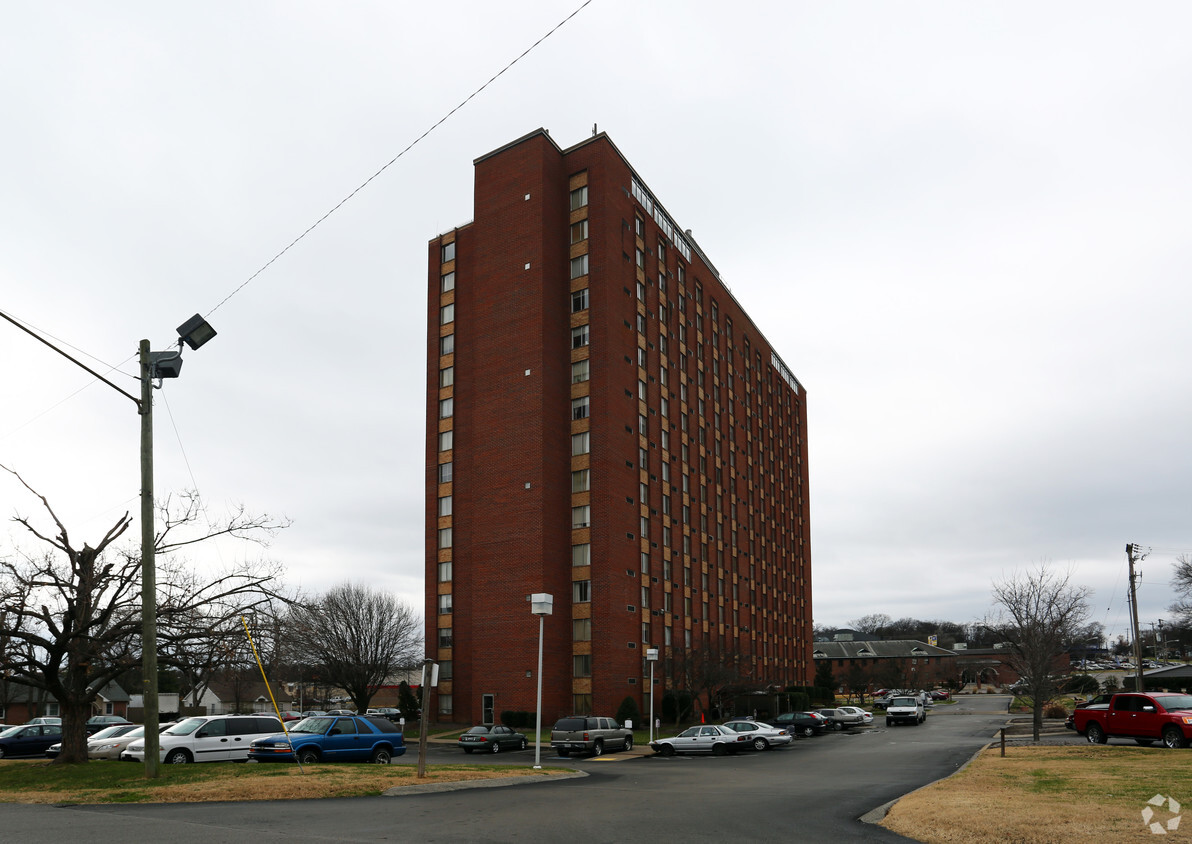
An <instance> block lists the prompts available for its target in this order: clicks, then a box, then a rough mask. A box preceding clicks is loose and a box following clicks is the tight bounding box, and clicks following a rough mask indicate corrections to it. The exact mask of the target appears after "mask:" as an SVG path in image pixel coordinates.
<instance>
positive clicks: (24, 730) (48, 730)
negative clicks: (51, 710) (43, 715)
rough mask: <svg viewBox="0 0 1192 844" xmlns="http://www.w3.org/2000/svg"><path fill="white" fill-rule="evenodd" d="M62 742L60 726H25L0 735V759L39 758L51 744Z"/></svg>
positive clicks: (8, 730)
mask: <svg viewBox="0 0 1192 844" xmlns="http://www.w3.org/2000/svg"><path fill="white" fill-rule="evenodd" d="M60 741H62V726H61V725H60V724H26V725H25V726H23V727H9V728H8V729H7V730H5V731H4V732H2V733H0V759H4V758H5V757H8V756H41V755H42V754H43V753H45V752H46V748H48V747H49V746H50V745H51V744H57V743H58V742H60Z"/></svg>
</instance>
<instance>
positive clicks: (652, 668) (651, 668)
mask: <svg viewBox="0 0 1192 844" xmlns="http://www.w3.org/2000/svg"><path fill="white" fill-rule="evenodd" d="M653 743H654V660H650V744H653Z"/></svg>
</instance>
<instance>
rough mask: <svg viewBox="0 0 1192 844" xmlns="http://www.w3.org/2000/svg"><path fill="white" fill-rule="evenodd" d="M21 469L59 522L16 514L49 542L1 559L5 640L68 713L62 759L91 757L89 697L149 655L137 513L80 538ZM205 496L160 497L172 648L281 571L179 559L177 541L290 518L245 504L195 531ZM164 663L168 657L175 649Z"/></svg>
mask: <svg viewBox="0 0 1192 844" xmlns="http://www.w3.org/2000/svg"><path fill="white" fill-rule="evenodd" d="M0 468H2V469H4V470H5V471H8V472H9V473H11V474H12V475H14V476H15V477H16V478H17V480H18V481H19V482H20V483H21V485H22V486H24V487H25V489H27V490H28V491H29V492H30V493H31V494H33V495H34V496H35V497H36V498H37V499H38V500H40V501H41V505H42V508H43V509H44V510H45V512H46V514H47V515H48V516H49V519H50V521H52V522H53V529H52V530H49V531H45V530H43V529H41V528H39V527H38V526H36V525H35V524H34V522H33V521H32V520H30V519H28V518H25V517H22V516H16V517H15V518H14V521H16V522H17V523H18V524H20V525H21V526H23V527H24V528H25V529H26V530H27V531H28V532H29V533H30V534H32V535H33V536H34V537H36V538H37V540H38V541H40V542H41V543H43V544H44V545H46V546H49V547H48V549H47V550H45V551H43V552H41V553H40V554H35V555H28V554H24V553H19V552H18V553H17V554H16V555H15V556H14V557H13V558H11V559H4V560H0V620H2V626H3V630H0V640H3V642H4V651H5V652H4V661H5V668H6V670H7V671H8V672H10V673H9V674H8V675H7V680H8V682H9V683H11V684H14V685H20V686H26V687H28V688H30V689H32V690H35V691H38V692H40V693H42V694H48V695H50V696H52V697H53V698H54V699H55V700H56V701H57V702H58V705H59V707H60V709H61V713H62V726H63V732H62V752H61V753H60V754H59V756H58V757H57V759H56V760H55V761H56V762H59V763H74V762H86V761H87V745H86V721H87V718H88V717H89V716H90V714H91V706H92V704H93V703H94V701H95V699H96V697H97V696H98V695H99V693H100V692H101V691H102V690H103V689H104V687H105V686H107V684H108V683H110V682H112V681H113V680H115V679H116V678H117V677H119V676H120V675H122V674H126V673H129V672H131V671H135V670H136V669H137V667H138V666H139V665H140V663H141V560H140V555H139V551H138V550H137V549H117V548H116V547H114V544H115V543H116V541H117V540H118V539H119V538H120V537H121V536H122V535H123V534H124V532H125V531H126V530H127V529H128V527H129V525H130V524H131V523H132V519H130V518H129V516H128V514H127V513H126V514H124V515H123V516H121V517H120V518H119V519H117V520H116V522H115V524H113V525H112V527H111V528H109V529H108V531H107V532H106V533H105V534H104V535H103V536H102V537H101V538H100V540H99V542H98V543H97V544H96V545H95V546H94V547H92V546H91V545H89V544H87V543H83V545H82V547H79V546H78V544H77V542H76V541H74V540H72V539H71V537H70V535H69V533H68V531H67V529H66V526H65V525H64V524H63V523H62V521H61V520H60V519H59V518H58V516H57V514H56V513H55V512H54V510H53V508H52V507H51V506H50V503H49V501H47V500H46V498H45V496H43V495H41V494H40V493H38V492H37V491H36V490H34V489H33V488H32V487H30V486H29V485H28V484H27V483H25V481H24V479H23V478H21V476H20V475H18V474H17V473H16V472H14V471H12V470H11V469H8V467H6V466H0ZM200 509H201V508H200V505H199V502H198V499H197V496H194V495H185V496H183V497H182V498H180V499H178V500H168V501H167V502H166V503H165V504H163V505H161V508H160V513H159V516H158V518H159V523H160V524H161V525H162V526H163V527H162V529H161V532H160V533H159V534H157V537H156V549H157V555H158V567H157V568H158V571H157V585H158V590H157V625H158V636H159V641H161V642H164V643H166V646H167V649H169V648H173V649H174V650H175V651H178V650H182V649H185V648H186V647H188V646H189V645H191V644H193V643H196V642H203V641H204V640H205V637H206V636H207V635H208V631H209V630H210V629H212V628H213V627H219V626H220V625H226V624H227V623H228V621H229V619H232V618H235V617H237V616H238V615H239V614H240V613H242V612H245V611H246V610H247V609H249V608H251V607H253V606H255V605H257V604H258V603H260V602H262V601H265V600H267V599H268V598H269V597H270V596H271V595H272V594H273V592H272V584H273V581H274V579H275V576H276V571H275V570H274V569H273V568H272V567H269V566H266V565H263V564H259V563H241V564H237V565H235V566H233V567H232V568H231V569H230V570H228V571H226V572H224V573H222V574H218V575H212V576H211V577H202V576H200V575H199V574H198V573H196V572H195V571H194V570H193V568H192V567H191V566H189V565H188V564H187V563H186V562H185V561H184V560H182V559H180V558H179V557H178V556H177V554H175V553H172V552H176V551H177V550H178V549H180V548H183V547H186V546H189V545H192V544H194V543H196V542H199V541H202V540H203V539H209V538H211V537H214V536H221V535H226V536H233V537H237V538H241V539H250V540H252V541H256V542H260V541H263V540H262V537H263V536H268V535H272V533H273V532H274V531H275V530H276V529H278V528H279V527H282V526H284V525H283V524H281V523H278V522H276V521H274V520H271V519H270V518H269V517H267V516H263V517H250V516H247V515H245V513H244V511H243V510H240V511H238V512H236V513H234V514H233V515H232V517H231V518H230V519H228V521H227V522H224V523H221V524H216V525H209V526H208V528H207V529H206V530H205V531H201V532H197V533H196V532H193V528H194V527H195V522H196V521H197V520H198V516H199V513H200ZM159 664H162V665H166V666H168V665H170V664H171V663H170V661H169V659H168V657H167V658H166V659H162V660H159Z"/></svg>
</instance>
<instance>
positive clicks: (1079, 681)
mask: <svg viewBox="0 0 1192 844" xmlns="http://www.w3.org/2000/svg"><path fill="white" fill-rule="evenodd" d="M1099 690H1100V684H1099V683H1098V682H1097V678H1096V677H1090V676H1089V675H1088V674H1074V675H1072V676H1071V677H1069V678H1068V679H1067V680H1066V681H1065V682H1064V691H1065V692H1071V693H1072V694H1078V695H1095V694H1096V693H1097V692H1098V691H1099Z"/></svg>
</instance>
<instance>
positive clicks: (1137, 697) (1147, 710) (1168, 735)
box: [1072, 692, 1192, 748]
mask: <svg viewBox="0 0 1192 844" xmlns="http://www.w3.org/2000/svg"><path fill="white" fill-rule="evenodd" d="M1072 716H1073V722H1074V724H1073V726H1074V727H1075V729H1076V732H1078V733H1080V735H1082V736H1085V737H1086V738H1087V739H1088V740H1089V743H1090V744H1105V742H1106V740H1107V739H1109V738H1111V737H1116V738H1132V739H1134V741H1136V742H1137V743H1138V744H1141V745H1143V746H1144V747H1149V746H1150V745H1152V744H1154V743H1155V742H1157V741H1158V742H1162V743H1163V746H1164V747H1171V748H1176V747H1187V746H1188V744H1189V743H1190V742H1192V695H1186V694H1174V693H1171V692H1151V693H1149V694H1134V693H1127V694H1115V695H1114V696H1113V697H1112V698H1111V699H1110V701H1109V703H1108V704H1107V705H1106V704H1098V705H1095V706H1086V707H1080V708H1077V709H1076V710H1075V711H1074V712H1073V713H1072Z"/></svg>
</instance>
